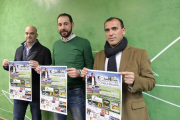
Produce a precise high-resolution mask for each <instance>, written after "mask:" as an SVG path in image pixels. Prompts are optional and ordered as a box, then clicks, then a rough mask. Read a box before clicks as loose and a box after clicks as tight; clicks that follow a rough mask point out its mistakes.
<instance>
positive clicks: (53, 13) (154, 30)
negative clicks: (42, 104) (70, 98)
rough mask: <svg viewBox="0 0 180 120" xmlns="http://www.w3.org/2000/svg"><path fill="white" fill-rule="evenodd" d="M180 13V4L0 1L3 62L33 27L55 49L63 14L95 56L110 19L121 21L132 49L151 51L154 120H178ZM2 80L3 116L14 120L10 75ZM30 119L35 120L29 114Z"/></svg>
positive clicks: (49, 118)
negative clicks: (59, 19)
mask: <svg viewBox="0 0 180 120" xmlns="http://www.w3.org/2000/svg"><path fill="white" fill-rule="evenodd" d="M179 11H180V1H179V0H171V1H167V0H166V1H165V0H138V1H134V0H111V1H110V0H0V46H1V47H0V61H1V62H2V61H3V59H5V58H6V59H8V60H10V61H12V60H13V59H14V54H15V50H16V49H17V47H19V46H20V43H21V42H23V41H24V29H25V28H26V27H27V26H29V25H34V26H36V27H37V29H38V33H39V36H38V39H39V41H40V42H41V43H42V44H43V45H45V46H46V47H48V48H49V49H50V50H52V45H53V43H54V42H55V41H56V40H58V39H60V35H59V33H58V30H57V16H58V15H59V14H60V13H64V12H65V13H69V14H71V15H72V17H73V19H74V23H75V27H74V29H73V33H75V34H76V35H78V36H81V37H84V38H87V39H88V40H89V41H90V43H91V46H92V49H93V51H100V50H102V49H103V48H104V43H105V40H106V39H105V34H104V30H103V25H104V21H105V20H106V19H107V18H109V17H111V16H115V17H119V18H121V19H123V21H124V24H125V27H126V29H127V32H126V35H125V36H126V37H127V39H128V42H129V45H131V46H134V47H138V48H142V49H146V50H147V51H148V53H149V56H150V58H151V59H152V68H153V71H154V72H155V73H156V74H157V75H156V76H155V79H156V84H157V86H156V87H155V88H154V90H152V91H150V92H146V93H145V94H144V98H145V101H146V103H147V107H148V111H149V115H150V118H151V120H164V119H172V120H179V119H180V116H179V113H180V100H179V99H180V96H179V93H180V79H179V78H180V74H179V71H180V67H179V66H180V62H179V59H180V54H179V46H180V42H179V41H178V40H179V39H178V40H177V41H174V40H175V39H176V38H178V37H179V36H180V14H179ZM173 41H174V42H175V43H174V44H173V45H171V46H170V47H169V48H168V49H166V50H165V51H164V52H163V53H162V54H160V55H159V56H158V57H157V58H156V59H153V58H154V57H155V56H156V55H157V54H158V53H160V51H162V50H163V49H164V48H165V47H167V46H168V45H169V44H170V43H172V42H173ZM95 53H96V52H94V53H93V54H94V55H95ZM0 77H1V83H0V117H3V118H6V119H9V120H12V116H13V113H12V111H13V105H12V104H11V103H10V101H9V100H8V99H7V98H6V96H5V95H7V96H9V95H8V94H7V93H5V92H3V91H8V72H7V71H4V70H3V68H2V67H1V68H0ZM159 85H166V86H159ZM169 85H172V86H169ZM3 93H5V94H3ZM147 94H148V95H151V96H148V95H147ZM155 97H156V98H155ZM11 101H12V100H11ZM28 110H29V108H28ZM42 113H43V120H53V114H52V113H50V112H44V111H43V112H42ZM26 115H27V116H28V117H29V118H31V114H30V111H27V114H26ZM26 119H27V118H26ZM68 119H69V120H71V117H70V116H68ZM27 120H28V119H27Z"/></svg>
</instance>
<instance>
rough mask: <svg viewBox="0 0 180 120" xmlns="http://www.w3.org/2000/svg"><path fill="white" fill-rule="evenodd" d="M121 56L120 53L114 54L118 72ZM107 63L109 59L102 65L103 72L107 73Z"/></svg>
mask: <svg viewBox="0 0 180 120" xmlns="http://www.w3.org/2000/svg"><path fill="white" fill-rule="evenodd" d="M121 55H122V52H118V53H117V54H116V68H117V71H119V68H120V63H121ZM108 61H109V58H106V60H105V65H104V68H105V71H107V66H108Z"/></svg>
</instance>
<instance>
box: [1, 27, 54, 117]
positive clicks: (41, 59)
mask: <svg viewBox="0 0 180 120" xmlns="http://www.w3.org/2000/svg"><path fill="white" fill-rule="evenodd" d="M37 37H38V34H37V29H36V28H35V27H34V26H28V27H27V28H26V29H25V39H26V41H25V42H23V43H22V46H20V47H19V48H18V49H17V50H16V54H15V59H14V61H29V64H30V66H31V68H32V102H29V101H22V100H14V110H13V120H24V116H25V113H26V108H27V106H28V104H30V107H31V114H32V119H33V120H41V111H40V102H39V101H40V92H39V91H40V76H39V74H38V73H37V72H36V71H35V68H36V67H37V66H38V65H50V64H51V63H52V60H51V52H50V50H49V49H48V48H46V47H44V46H42V45H41V44H40V43H39V41H38V40H37ZM8 66H9V61H8V60H7V59H4V61H3V67H4V69H5V70H8Z"/></svg>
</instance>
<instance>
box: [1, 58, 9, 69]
mask: <svg viewBox="0 0 180 120" xmlns="http://www.w3.org/2000/svg"><path fill="white" fill-rule="evenodd" d="M2 65H3V66H4V67H7V66H9V61H8V60H7V59H4V60H3V63H2Z"/></svg>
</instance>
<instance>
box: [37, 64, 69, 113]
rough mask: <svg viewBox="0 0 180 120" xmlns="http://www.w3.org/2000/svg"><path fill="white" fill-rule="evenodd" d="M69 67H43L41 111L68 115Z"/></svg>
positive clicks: (41, 74)
mask: <svg viewBox="0 0 180 120" xmlns="http://www.w3.org/2000/svg"><path fill="white" fill-rule="evenodd" d="M66 69H67V66H41V73H40V76H41V77H40V78H41V79H40V83H41V85H40V90H41V91H40V109H41V110H46V111H51V112H56V113H61V114H64V115H67V72H66V71H65V70H66Z"/></svg>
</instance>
